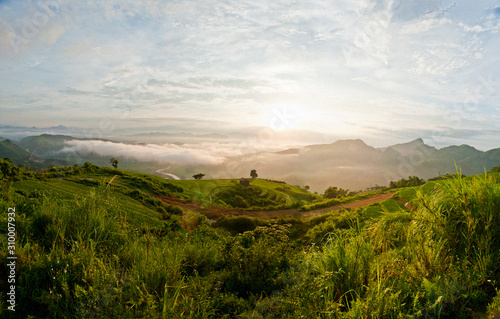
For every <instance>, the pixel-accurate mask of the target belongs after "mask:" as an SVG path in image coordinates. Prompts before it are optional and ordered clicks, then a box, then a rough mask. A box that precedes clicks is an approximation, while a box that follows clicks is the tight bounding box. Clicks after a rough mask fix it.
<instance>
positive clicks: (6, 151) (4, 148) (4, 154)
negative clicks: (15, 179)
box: [0, 140, 31, 163]
mask: <svg viewBox="0 0 500 319" xmlns="http://www.w3.org/2000/svg"><path fill="white" fill-rule="evenodd" d="M0 158H10V159H11V160H12V161H14V162H15V163H25V162H27V161H28V160H30V158H31V154H30V153H29V152H28V151H26V150H25V149H23V148H22V147H19V146H17V145H16V144H14V143H12V141H11V140H3V141H0Z"/></svg>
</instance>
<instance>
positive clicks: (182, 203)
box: [160, 193, 394, 219]
mask: <svg viewBox="0 0 500 319" xmlns="http://www.w3.org/2000/svg"><path fill="white" fill-rule="evenodd" d="M392 195H394V193H388V194H382V195H378V196H374V197H371V198H367V199H363V200H360V201H357V202H353V203H348V204H343V205H336V206H330V207H326V208H321V209H316V210H312V211H308V212H304V211H300V210H298V209H283V210H266V211H248V210H238V209H229V208H222V207H215V206H210V207H201V205H200V204H199V203H196V202H192V201H187V200H182V199H174V198H171V197H166V196H162V197H160V199H161V200H162V201H164V202H166V203H168V204H171V205H176V206H179V207H181V208H182V209H184V210H191V211H195V212H198V213H200V214H202V215H204V216H206V217H208V218H210V219H217V218H219V217H221V216H225V215H227V216H241V215H244V216H251V217H262V218H273V217H279V216H306V217H313V216H317V215H321V214H323V213H325V212H327V211H331V210H340V209H346V208H359V207H363V206H367V205H370V204H373V203H376V202H380V201H383V200H386V199H388V198H390V197H391V196H392Z"/></svg>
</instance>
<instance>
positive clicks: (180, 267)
mask: <svg viewBox="0 0 500 319" xmlns="http://www.w3.org/2000/svg"><path fill="white" fill-rule="evenodd" d="M112 173H113V171H109V172H104V173H99V172H94V173H89V174H86V175H85V176H84V177H83V175H82V178H86V179H92V178H94V179H98V178H99V176H98V175H99V174H101V175H100V177H104V178H106V179H108V178H109V177H112V176H114V175H113V174H112ZM115 175H116V174H115ZM129 176H131V177H134V178H135V179H134V178H131V179H130V178H129V179H127V178H126V177H129ZM66 177H67V178H74V177H75V176H72V177H71V176H66ZM66 177H65V178H66ZM498 180H499V175H498V174H485V175H481V176H474V177H467V178H462V177H457V178H454V179H447V180H442V181H436V182H433V183H428V184H426V185H423V186H420V187H415V188H408V189H400V190H398V193H397V194H396V195H395V196H394V197H393V198H390V199H387V200H385V201H382V202H378V203H375V204H372V205H369V206H366V207H363V208H359V209H356V210H345V211H335V212H329V213H325V214H323V215H321V216H316V217H314V218H311V219H309V220H307V219H304V218H277V219H265V220H264V219H258V218H249V217H244V216H243V217H241V216H237V217H225V218H223V219H221V220H220V221H218V222H217V223H215V224H213V225H210V223H209V222H208V220H206V218H204V217H203V216H201V215H196V214H195V213H184V214H182V215H175V214H170V215H169V216H168V217H169V218H168V219H167V220H165V219H163V218H162V215H161V214H160V213H159V212H158V211H156V210H153V209H150V208H149V207H147V206H145V203H146V202H145V201H144V200H142V199H141V200H135V199H133V198H131V197H130V196H127V195H126V194H127V192H129V191H137V192H138V193H135V196H139V197H140V196H146V197H145V198H150V197H149V196H150V195H151V194H155V192H158V190H163V191H165V192H167V193H168V192H171V195H174V194H180V196H186V197H189V196H194V195H195V194H199V196H207V195H211V194H213V195H215V194H216V192H217V188H218V187H222V188H224V187H226V188H227V187H231V182H232V181H229V180H228V181H222V182H221V183H214V182H213V181H212V182H211V181H176V182H173V183H172V185H174V186H176V187H180V188H179V189H182V190H183V191H182V192H180V191H178V189H177V188H171V189H170V188H169V187H168V186H166V184H163V181H162V180H157V179H155V178H152V177H151V178H147V176H143V175H127V173H126V172H122V174H121V175H119V176H118V177H117V179H116V181H117V185H116V187H115V186H113V185H114V182H113V184H112V185H111V186H108V185H107V184H105V183H101V184H100V185H99V186H90V185H84V184H80V183H78V182H76V181H74V180H72V181H69V180H64V179H57V178H56V179H48V180H47V181H40V180H24V181H16V182H5V181H0V183H1V185H0V186H1V188H0V210H1V211H7V209H8V207H16V213H17V214H16V221H15V223H16V231H17V234H18V237H17V241H16V255H17V257H18V259H17V260H18V264H17V268H16V274H17V277H16V279H17V282H16V302H17V304H16V313H15V315H16V316H14V313H12V312H10V311H8V310H6V307H7V304H6V292H7V291H8V290H7V288H9V287H8V284H7V282H6V281H5V278H7V276H8V271H9V269H8V268H7V266H6V263H5V262H4V263H2V265H0V303H1V304H2V306H1V309H2V310H0V317H2V318H4V317H5V318H14V317H29V318H81V317H90V318H92V317H94V318H144V317H151V318H488V317H489V316H491V315H493V314H495V313H498V311H500V306H499V305H500V301H499V300H500V299H499V297H498V291H499V289H500V287H499V283H500V236H499V233H498V229H500V216H499V214H498V212H499V211H500V183H498ZM252 182H253V183H256V184H257V183H259V185H258V186H259V187H261V188H262V189H265V192H266V193H265V194H263V196H264V195H265V196H266V197H268V196H274V195H277V194H278V193H279V192H281V193H286V192H284V191H281V190H276V187H280V188H282V189H285V188H284V187H289V189H288V190H286V191H290V192H292V193H293V194H292V195H290V194H285V195H287V196H290V198H292V201H293V200H301V199H300V196H306V195H307V193H306V192H302V191H301V190H300V189H298V188H294V187H293V186H289V185H286V184H281V183H275V182H270V181H262V182H261V181H258V180H254V181H252ZM133 183H138V184H140V185H143V186H144V188H140V189H133V185H132V184H133ZM168 183H170V181H168ZM188 185H191V186H192V188H189V187H188ZM221 185H222V186H221ZM275 186H276V187H275ZM273 187H275V188H273ZM172 190H173V191H172ZM283 196H284V195H283ZM139 197H138V198H139ZM282 198H286V197H282ZM399 198H402V199H404V200H406V201H411V202H412V203H413V204H414V207H413V208H412V209H408V208H407V207H405V206H404V205H403V204H401V202H400V201H399V200H398V199H399ZM404 200H403V201H404ZM134 205H135V206H134ZM141 212H142V213H141ZM148 218H149V219H148ZM148 220H149V221H150V223H148ZM7 222H8V221H7V217H6V214H2V215H1V216H0V233H1V234H2V235H5V234H6V230H7ZM174 224H175V225H176V227H173V226H174ZM0 245H3V247H6V246H7V237H6V236H0ZM6 254H7V251H6V250H2V251H0V257H1V258H3V260H6V257H7V255H6Z"/></svg>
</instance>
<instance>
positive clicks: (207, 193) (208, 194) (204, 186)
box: [168, 179, 318, 205]
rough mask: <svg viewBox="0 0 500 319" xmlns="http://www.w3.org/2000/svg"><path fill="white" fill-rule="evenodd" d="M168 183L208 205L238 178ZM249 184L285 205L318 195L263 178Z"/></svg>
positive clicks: (186, 195)
mask: <svg viewBox="0 0 500 319" xmlns="http://www.w3.org/2000/svg"><path fill="white" fill-rule="evenodd" d="M168 182H169V183H172V184H174V185H177V186H180V187H182V188H184V194H183V195H182V196H183V197H184V198H187V199H192V200H194V201H198V202H200V203H202V204H203V205H210V204H211V203H212V200H211V198H212V197H213V196H214V195H215V194H217V193H218V192H220V191H221V190H223V189H224V188H229V187H232V186H233V185H234V184H235V183H238V182H239V180H238V179H217V180H168ZM250 185H252V186H256V187H259V188H260V189H261V190H262V195H263V196H266V197H269V198H273V197H274V196H276V197H275V198H276V201H280V200H284V202H285V203H286V205H293V204H295V203H299V202H301V201H312V200H314V199H316V198H317V197H318V196H317V195H314V194H311V193H309V192H308V191H306V190H305V189H302V188H300V187H297V186H292V185H288V184H283V183H278V182H274V181H269V180H264V179H253V180H250Z"/></svg>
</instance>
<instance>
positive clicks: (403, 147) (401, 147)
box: [387, 138, 436, 156]
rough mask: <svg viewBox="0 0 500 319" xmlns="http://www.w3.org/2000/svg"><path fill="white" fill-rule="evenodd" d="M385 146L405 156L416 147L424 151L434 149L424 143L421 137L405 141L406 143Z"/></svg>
mask: <svg viewBox="0 0 500 319" xmlns="http://www.w3.org/2000/svg"><path fill="white" fill-rule="evenodd" d="M387 148H391V149H393V150H395V151H396V152H398V153H399V154H401V155H403V156H406V155H408V154H410V153H412V152H414V151H416V150H418V149H421V150H424V151H435V150H436V149H435V148H434V147H432V146H429V145H427V144H425V143H424V140H423V139H421V138H417V139H415V140H413V141H410V142H407V143H401V144H395V145H392V146H389V147H387Z"/></svg>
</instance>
